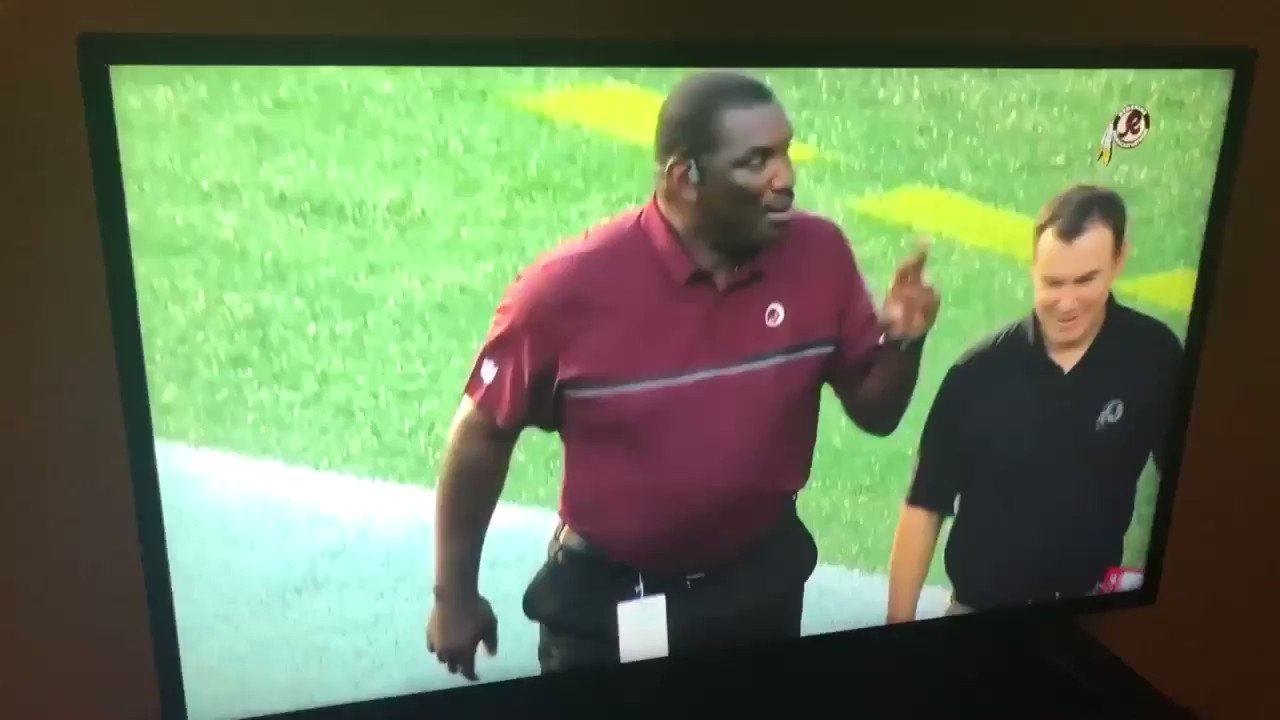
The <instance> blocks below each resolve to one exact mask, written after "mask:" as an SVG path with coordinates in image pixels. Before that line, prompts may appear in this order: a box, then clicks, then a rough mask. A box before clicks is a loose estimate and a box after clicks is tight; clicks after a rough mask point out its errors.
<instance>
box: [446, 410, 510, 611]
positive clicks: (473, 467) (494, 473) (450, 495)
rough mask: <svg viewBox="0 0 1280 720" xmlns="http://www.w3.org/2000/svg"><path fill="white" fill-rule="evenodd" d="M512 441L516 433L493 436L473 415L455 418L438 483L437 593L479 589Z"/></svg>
mask: <svg viewBox="0 0 1280 720" xmlns="http://www.w3.org/2000/svg"><path fill="white" fill-rule="evenodd" d="M513 447H514V439H506V438H497V437H494V436H493V434H492V432H490V431H487V430H486V429H484V428H477V427H476V426H475V421H474V420H471V421H468V420H465V419H464V420H460V421H458V422H455V424H454V427H453V428H452V430H451V432H450V439H449V443H448V446H447V448H446V450H445V453H444V458H443V459H442V466H443V468H442V471H441V473H440V480H439V483H438V485H437V487H436V538H435V540H436V551H435V559H436V577H435V588H434V592H435V594H436V595H437V597H441V596H466V595H470V594H474V593H476V592H477V589H478V580H479V578H478V575H479V571H480V554H481V550H482V548H483V546H484V538H485V533H486V532H487V530H488V528H489V521H490V520H491V519H492V517H493V511H494V508H495V507H496V506H497V504H498V498H499V496H500V495H501V494H502V487H503V485H504V484H505V482H506V476H507V469H508V467H509V466H510V463H511V451H512V449H513Z"/></svg>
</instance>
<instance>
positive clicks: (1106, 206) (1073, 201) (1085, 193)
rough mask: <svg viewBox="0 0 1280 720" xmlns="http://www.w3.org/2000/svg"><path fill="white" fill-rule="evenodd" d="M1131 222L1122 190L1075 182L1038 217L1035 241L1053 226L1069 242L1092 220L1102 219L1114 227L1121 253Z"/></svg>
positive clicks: (1117, 248)
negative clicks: (1127, 228) (1126, 230)
mask: <svg viewBox="0 0 1280 720" xmlns="http://www.w3.org/2000/svg"><path fill="white" fill-rule="evenodd" d="M1127 221H1128V218H1127V216H1126V212H1125V207H1124V199H1123V198H1121V197H1120V194H1119V193H1117V192H1116V191H1114V190H1110V189H1107V188H1104V187H1099V186H1097V185H1075V186H1073V187H1070V188H1067V189H1066V190H1064V191H1062V192H1060V193H1058V194H1057V195H1055V196H1054V197H1053V199H1052V200H1050V201H1049V202H1047V203H1045V206H1044V207H1043V208H1042V209H1041V210H1040V215H1039V217H1037V218H1036V226H1035V233H1036V234H1035V236H1034V237H1033V238H1031V242H1033V243H1038V242H1040V237H1041V236H1043V235H1044V233H1045V231H1046V230H1049V229H1050V228H1053V229H1054V230H1056V231H1057V233H1058V237H1060V238H1061V239H1062V240H1063V242H1068V243H1069V242H1071V241H1073V240H1075V239H1076V238H1078V237H1080V236H1081V235H1082V234H1084V231H1085V228H1086V227H1087V226H1088V225H1089V224H1090V223H1094V222H1101V223H1103V224H1104V225H1106V226H1107V227H1108V228H1110V229H1111V234H1112V235H1114V236H1115V243H1116V252H1119V251H1120V246H1121V245H1122V244H1123V243H1124V237H1125V235H1124V233H1125V224H1126V223H1127Z"/></svg>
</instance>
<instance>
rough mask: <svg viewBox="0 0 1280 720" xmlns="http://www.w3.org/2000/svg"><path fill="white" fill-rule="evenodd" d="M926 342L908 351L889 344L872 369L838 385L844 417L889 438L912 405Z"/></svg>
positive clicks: (871, 431)
mask: <svg viewBox="0 0 1280 720" xmlns="http://www.w3.org/2000/svg"><path fill="white" fill-rule="evenodd" d="M922 353H923V342H918V343H915V344H914V345H913V346H912V347H910V348H908V349H906V350H900V349H898V348H897V347H895V346H893V345H886V346H884V347H882V348H879V349H878V350H877V351H876V356H875V359H874V360H873V361H872V364H871V365H870V367H868V368H867V370H866V371H865V373H864V374H863V375H862V376H861V377H860V378H859V379H857V380H855V381H852V382H848V381H847V382H845V383H843V386H841V385H837V386H836V388H835V389H836V393H837V394H838V395H839V396H840V400H841V403H842V404H843V405H844V409H845V414H847V415H848V416H849V419H850V420H853V421H854V422H855V423H857V425H858V427H860V428H862V429H863V430H865V431H866V432H869V433H871V434H873V435H888V434H890V433H892V432H893V431H894V430H896V429H897V427H898V423H899V422H901V421H902V416H903V415H904V414H905V413H906V411H907V406H908V405H909V404H910V403H911V395H912V393H914V392H915V387H916V380H917V378H918V377H919V375H920V357H921V355H922Z"/></svg>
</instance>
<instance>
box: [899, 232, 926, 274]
mask: <svg viewBox="0 0 1280 720" xmlns="http://www.w3.org/2000/svg"><path fill="white" fill-rule="evenodd" d="M928 259H929V245H928V243H926V242H924V241H921V242H920V243H918V244H917V246H916V250H915V252H913V253H911V254H910V255H908V256H907V259H906V260H903V261H902V263H901V264H900V265H898V271H897V273H896V274H895V276H894V279H895V280H896V281H897V282H899V283H913V282H918V281H919V280H920V274H921V273H922V272H923V271H924V264H925V261H926V260H928Z"/></svg>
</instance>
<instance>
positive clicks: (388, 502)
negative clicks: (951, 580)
mask: <svg viewBox="0 0 1280 720" xmlns="http://www.w3.org/2000/svg"><path fill="white" fill-rule="evenodd" d="M156 446H157V455H158V456H159V455H163V456H164V458H165V460H167V462H168V463H169V464H170V467H173V468H175V469H178V468H181V469H183V470H185V471H186V472H187V473H189V474H190V475H192V476H202V477H204V478H206V479H208V480H210V482H209V483H208V487H207V490H208V491H212V492H216V493H219V494H222V495H223V496H231V497H234V498H236V499H239V500H241V501H243V500H245V499H246V498H255V499H259V498H260V499H272V500H281V501H287V502H288V503H289V504H290V505H291V506H292V507H293V508H295V509H299V510H310V511H312V512H316V513H323V514H326V515H329V516H331V517H333V518H340V519H347V520H355V519H359V518H365V519H367V518H370V517H376V518H377V520H378V521H379V524H380V525H382V526H384V527H386V526H388V525H390V524H392V521H394V520H400V521H409V522H412V521H424V520H425V521H427V522H429V523H432V522H434V517H435V491H434V490H432V489H430V488H426V487H422V486H417V485H410V484H405V483H398V482H391V481H387V480H376V479H370V478H363V477H359V476H355V475H350V474H347V473H341V472H336V471H324V470H315V469H312V468H307V467H300V466H296V465H289V464H287V463H284V462H281V461H279V460H267V459H259V458H252V457H248V456H245V455H240V454H237V453H232V452H227V451H223V450H215V449H210V448H197V447H192V446H189V445H184V444H180V443H172V442H167V441H159V442H157V443H156ZM162 464H163V463H162ZM266 478H270V482H264V481H263V480H264V479H266ZM557 522H558V515H557V513H555V512H553V511H550V510H545V509H543V508H536V507H529V506H525V505H518V504H515V503H508V502H499V503H498V506H497V508H496V509H495V510H494V513H493V518H492V520H491V521H490V527H491V528H493V529H507V528H512V529H514V528H530V529H532V528H537V527H545V528H546V531H545V537H538V538H536V539H537V540H538V541H542V540H544V539H546V538H549V537H550V534H551V532H552V531H553V530H554V528H555V525H556V523H557ZM824 577H827V578H832V579H835V578H836V577H845V578H849V579H853V578H858V579H861V580H862V582H875V581H879V582H883V581H884V578H883V576H879V575H875V574H872V573H865V572H862V571H861V570H855V569H852V568H847V567H844V566H840V565H832V564H829V563H819V564H818V568H817V570H815V571H814V578H824ZM947 592H948V591H947V590H946V589H945V588H942V587H935V586H927V587H926V588H925V595H936V594H938V593H947ZM923 604H924V603H923V596H922V606H923ZM921 612H922V615H924V614H927V613H926V609H925V608H924V607H922V608H921Z"/></svg>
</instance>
